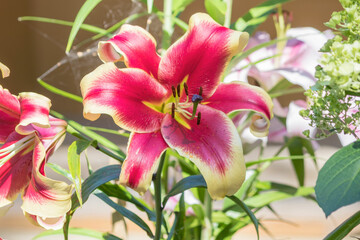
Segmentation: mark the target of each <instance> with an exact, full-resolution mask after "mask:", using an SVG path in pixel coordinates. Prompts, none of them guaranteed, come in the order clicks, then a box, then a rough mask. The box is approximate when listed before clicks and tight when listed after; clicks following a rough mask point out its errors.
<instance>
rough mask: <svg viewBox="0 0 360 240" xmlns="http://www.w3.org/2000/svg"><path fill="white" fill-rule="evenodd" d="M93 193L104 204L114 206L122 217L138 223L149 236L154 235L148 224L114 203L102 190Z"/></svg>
mask: <svg viewBox="0 0 360 240" xmlns="http://www.w3.org/2000/svg"><path fill="white" fill-rule="evenodd" d="M95 195H96V196H97V197H99V198H100V199H101V200H103V201H104V202H105V203H106V204H108V205H109V206H111V207H112V208H114V209H115V210H116V211H118V212H119V213H120V214H122V215H123V216H124V217H126V218H127V219H129V220H130V221H132V222H133V223H135V224H136V225H138V226H139V227H140V228H141V229H143V230H144V231H145V232H146V233H147V235H148V236H149V237H151V238H153V237H154V235H153V233H152V231H151V229H150V228H149V226H148V225H147V224H146V223H145V222H144V220H142V219H141V218H140V217H139V216H138V215H136V214H135V213H133V212H132V211H130V210H128V209H127V208H125V207H123V206H120V205H118V204H116V203H115V202H114V201H113V200H111V199H110V198H109V197H108V196H107V195H106V194H104V193H102V192H99V193H95Z"/></svg>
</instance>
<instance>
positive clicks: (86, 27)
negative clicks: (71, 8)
mask: <svg viewBox="0 0 360 240" xmlns="http://www.w3.org/2000/svg"><path fill="white" fill-rule="evenodd" d="M18 21H20V22H22V21H35V22H43V23H52V24H58V25H63V26H70V27H72V26H74V23H73V22H69V21H64V20H60V19H54V18H45V17H34V16H23V17H19V18H18ZM80 29H82V30H85V31H88V32H92V33H102V34H106V30H105V29H102V28H99V27H96V26H93V25H89V24H85V23H83V24H81V25H80Z"/></svg>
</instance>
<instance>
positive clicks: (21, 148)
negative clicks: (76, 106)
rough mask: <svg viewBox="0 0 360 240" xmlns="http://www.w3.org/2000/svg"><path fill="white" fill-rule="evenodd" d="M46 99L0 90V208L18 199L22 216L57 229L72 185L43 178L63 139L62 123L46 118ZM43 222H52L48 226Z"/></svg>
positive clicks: (58, 120) (33, 94) (67, 205)
mask: <svg viewBox="0 0 360 240" xmlns="http://www.w3.org/2000/svg"><path fill="white" fill-rule="evenodd" d="M50 105H51V103H50V100H49V99H48V98H46V97H44V96H42V95H39V94H36V93H30V92H24V93H20V94H19V97H16V96H14V95H12V94H11V93H10V92H9V91H8V90H7V89H3V88H2V86H0V125H1V128H0V144H3V145H2V146H1V148H0V208H7V207H9V205H11V204H12V202H13V201H14V200H15V199H16V198H17V196H18V194H21V195H22V199H23V204H22V206H21V208H22V210H23V211H24V214H25V216H26V217H27V218H28V219H29V220H30V221H31V222H32V223H34V224H36V225H40V226H42V227H45V228H47V229H60V228H62V225H63V222H64V220H65V214H66V212H67V211H68V210H69V209H70V207H71V192H72V189H73V188H72V186H70V185H68V184H66V183H65V182H61V181H55V180H52V179H49V178H47V177H46V176H45V169H44V168H45V164H46V162H47V160H48V158H49V156H50V155H51V154H52V153H53V152H54V151H55V149H56V148H57V147H58V146H59V145H60V144H61V142H62V141H63V139H64V137H65V131H66V125H67V124H66V122H65V121H63V120H60V119H56V118H53V117H51V116H49V109H50ZM46 218H54V219H55V220H56V221H55V223H54V222H53V220H52V222H53V223H52V224H50V223H48V222H46V221H45V220H46Z"/></svg>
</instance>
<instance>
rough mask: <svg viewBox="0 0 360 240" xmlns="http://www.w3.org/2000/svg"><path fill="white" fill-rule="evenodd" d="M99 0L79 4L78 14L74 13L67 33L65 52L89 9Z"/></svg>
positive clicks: (68, 49)
mask: <svg viewBox="0 0 360 240" xmlns="http://www.w3.org/2000/svg"><path fill="white" fill-rule="evenodd" d="M100 2H101V0H86V2H85V3H84V4H83V5H82V6H81V8H80V10H79V12H78V14H77V15H76V18H75V21H74V25H73V27H72V28H71V32H70V35H69V39H68V43H67V45H66V50H65V52H66V53H68V52H70V49H71V47H72V44H73V42H74V39H75V37H76V35H77V33H78V31H79V29H80V27H81V24H82V23H83V22H84V20H85V18H86V17H87V16H88V15H89V14H90V13H91V11H92V10H93V9H94V8H95V7H96V6H97V5H98V4H99V3H100Z"/></svg>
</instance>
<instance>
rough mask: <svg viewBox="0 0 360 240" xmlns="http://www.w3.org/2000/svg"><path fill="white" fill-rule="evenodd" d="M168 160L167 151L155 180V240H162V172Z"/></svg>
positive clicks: (163, 155)
mask: <svg viewBox="0 0 360 240" xmlns="http://www.w3.org/2000/svg"><path fill="white" fill-rule="evenodd" d="M165 158H166V151H165V152H164V153H163V154H162V155H161V159H160V163H159V167H158V170H157V172H156V174H155V178H154V180H153V181H154V190H155V212H156V223H155V227H156V229H155V237H154V240H159V239H161V223H162V219H163V215H162V210H163V207H162V206H161V172H162V169H163V166H164V162H165Z"/></svg>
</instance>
